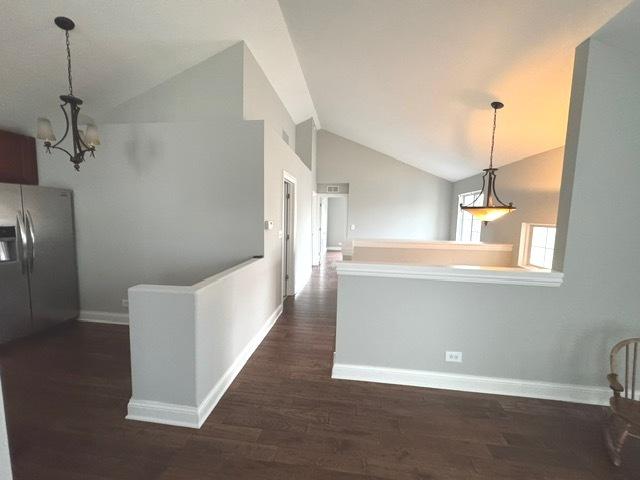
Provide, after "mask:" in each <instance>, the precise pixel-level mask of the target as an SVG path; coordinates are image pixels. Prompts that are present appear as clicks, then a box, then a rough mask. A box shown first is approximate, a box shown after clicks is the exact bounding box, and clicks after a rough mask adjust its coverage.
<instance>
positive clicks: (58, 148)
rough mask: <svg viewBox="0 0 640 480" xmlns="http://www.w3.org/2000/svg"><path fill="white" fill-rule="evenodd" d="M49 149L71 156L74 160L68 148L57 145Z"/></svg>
mask: <svg viewBox="0 0 640 480" xmlns="http://www.w3.org/2000/svg"><path fill="white" fill-rule="evenodd" d="M49 148H54V149H56V150H60V151H61V152H64V153H66V154H67V155H69V158H73V155H71V153H70V152H69V151H68V150H67V149H66V148H62V147H58V145H57V144H56V145H51V146H49Z"/></svg>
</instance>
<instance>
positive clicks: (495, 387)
mask: <svg viewBox="0 0 640 480" xmlns="http://www.w3.org/2000/svg"><path fill="white" fill-rule="evenodd" d="M331 378H335V379H341V380H357V381H363V382H377V383H390V384H394V385H409V386H415V387H427V388H437V389H443V390H458V391H463V392H476V393H488V394H494V395H509V396H514V397H527V398H540V399H545V400H559V401H563V402H575V403H586V404H591V405H607V404H608V403H609V397H610V396H611V392H610V390H609V389H608V388H605V387H594V386H587V385H572V384H565V383H551V382H537V381H531V380H518V379H512V378H498V377H482V376H476V375H461V374H456V373H444V372H430V371H426V370H408V369H402V368H388V367H372V366H367V365H348V364H341V363H334V365H333V370H332V372H331Z"/></svg>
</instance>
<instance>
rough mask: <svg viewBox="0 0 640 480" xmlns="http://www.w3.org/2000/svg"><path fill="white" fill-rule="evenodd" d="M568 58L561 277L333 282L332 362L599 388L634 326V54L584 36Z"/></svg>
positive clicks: (637, 174)
mask: <svg viewBox="0 0 640 480" xmlns="http://www.w3.org/2000/svg"><path fill="white" fill-rule="evenodd" d="M587 56H588V57H587ZM576 62H577V63H576V65H577V66H580V68H576V72H577V74H576V76H574V79H573V92H574V93H577V92H582V91H583V92H584V99H583V101H582V102H581V103H579V104H576V103H575V102H576V101H577V100H579V99H581V98H582V95H581V94H579V95H573V96H572V103H571V114H570V123H569V125H568V133H567V146H569V145H575V149H571V150H569V149H567V156H568V158H567V161H565V169H566V168H572V166H575V171H574V172H573V173H572V174H571V175H570V176H566V175H565V176H564V178H571V177H573V178H574V183H573V191H572V196H571V198H570V206H568V208H566V211H567V212H570V215H563V216H562V217H560V218H559V221H560V223H561V224H563V223H564V222H567V221H568V228H567V229H566V231H567V235H566V242H567V243H566V252H565V256H564V274H565V278H564V284H563V285H562V286H561V287H557V288H545V287H524V286H508V285H486V284H465V283H453V282H438V281H427V280H409V279H390V278H386V279H385V278H373V277H341V278H340V279H339V288H338V292H339V293H338V323H337V339H336V350H337V351H336V362H339V363H346V364H357V365H371V366H388V367H395V368H407V369H416V370H428V371H442V372H452V373H464V374H475V375H485V376H491V377H505V378H516V379H527V380H535V381H546V382H559V383H569V384H576V385H590V386H595V385H598V386H606V378H605V375H606V372H607V368H608V353H609V350H610V348H611V347H612V346H613V345H614V344H615V342H617V341H618V340H620V339H622V338H628V337H632V336H638V329H639V328H640V320H639V319H640V296H638V288H637V284H638V272H640V243H639V242H638V240H637V239H638V236H640V216H638V215H637V211H636V205H638V203H639V202H640V190H639V189H638V185H640V168H639V167H638V152H639V151H640V135H638V132H639V131H640V59H639V58H637V57H634V56H632V55H631V54H629V53H626V52H624V51H622V50H618V49H615V48H612V47H609V46H607V45H605V44H603V43H600V42H598V41H595V40H590V41H588V42H586V43H585V44H583V45H581V46H580V47H579V48H578V50H577V52H576ZM583 67H584V68H583ZM573 153H575V154H576V157H575V158H574V159H571V158H570V156H571V155H572V154H573ZM603 167H604V168H603ZM566 187H567V186H566V185H563V189H564V188H566ZM445 350H455V351H461V352H463V359H464V363H461V364H452V363H445V362H444V352H445Z"/></svg>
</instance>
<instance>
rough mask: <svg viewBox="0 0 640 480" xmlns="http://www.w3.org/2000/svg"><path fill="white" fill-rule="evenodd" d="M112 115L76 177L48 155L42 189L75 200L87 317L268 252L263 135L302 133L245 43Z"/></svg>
mask: <svg viewBox="0 0 640 480" xmlns="http://www.w3.org/2000/svg"><path fill="white" fill-rule="evenodd" d="M243 88H246V90H247V93H246V95H245V94H244V93H243ZM244 114H247V115H248V116H250V117H251V118H264V119H265V121H264V122H262V121H244V120H243V115H244ZM105 118H108V119H109V120H110V121H111V122H114V123H113V124H101V125H100V129H101V136H102V145H101V146H100V148H99V149H98V151H97V153H96V159H95V160H94V159H90V160H89V161H88V162H87V163H86V165H83V167H82V168H81V170H80V172H79V173H76V172H75V171H74V170H73V168H72V167H71V165H70V164H69V162H68V160H65V159H64V157H63V156H61V155H57V154H55V155H54V156H53V157H49V156H48V155H46V154H43V152H42V150H40V149H39V162H38V163H39V175H40V180H41V183H42V184H43V185H48V186H60V187H66V188H71V189H73V190H74V192H75V205H76V230H77V245H78V265H79V277H80V301H81V308H82V309H83V310H91V311H104V312H125V311H126V308H125V307H123V306H122V299H123V298H126V295H127V289H128V288H129V287H131V286H133V285H136V284H140V283H149V284H161V285H162V284H170V285H190V284H192V283H195V282H196V281H199V280H201V279H203V278H205V277H208V276H210V275H213V274H215V273H217V272H219V271H221V270H224V269H226V268H229V267H231V266H233V265H235V264H237V263H239V262H241V261H243V260H246V259H247V258H249V257H251V256H253V255H262V254H263V253H264V242H265V240H264V235H265V233H264V228H263V220H264V214H265V202H266V201H267V198H270V197H271V196H273V195H276V196H278V195H280V190H277V191H274V192H271V190H270V191H268V192H267V191H265V188H266V187H265V170H264V169H265V161H266V160H265V157H269V158H270V156H268V155H267V153H266V152H265V143H266V140H265V138H272V137H273V136H274V135H275V136H277V137H280V136H281V133H282V130H286V131H288V133H289V135H290V140H291V141H293V142H295V125H294V124H293V122H292V121H291V118H290V116H289V115H288V113H287V112H286V110H284V107H283V106H282V102H281V101H280V99H279V98H278V96H277V94H276V93H275V91H274V90H273V88H272V87H271V84H270V83H269V82H268V80H267V79H266V77H265V76H264V73H263V72H262V70H261V69H260V67H259V66H257V64H256V63H255V60H254V59H253V56H252V55H251V54H250V52H249V51H248V49H247V48H246V46H245V45H244V43H242V42H240V43H238V44H236V45H234V46H232V47H230V48H228V49H227V50H225V51H223V52H221V53H219V54H218V55H216V56H215V57H212V58H210V59H208V60H206V61H204V62H202V63H201V64H199V65H196V66H195V67H193V68H191V69H189V70H187V71H185V72H183V74H180V75H178V76H176V77H174V78H171V79H169V80H167V81H166V82H164V83H162V84H161V85H158V86H157V87H155V88H154V89H152V90H150V91H148V92H145V93H143V94H141V95H139V96H138V97H136V98H133V99H131V100H129V101H127V102H125V104H123V105H121V106H119V107H117V108H115V109H114V110H113V111H112V112H110V113H109V114H108V115H107V116H105ZM181 122H185V123H181ZM187 122H188V123H187ZM279 144H280V147H281V150H283V151H282V152H281V156H283V157H293V158H295V159H297V157H296V155H295V153H293V150H292V148H291V147H289V146H287V145H286V144H284V142H283V141H282V140H280V143H279ZM269 162H270V164H272V163H273V162H272V161H271V160H269ZM298 162H299V160H298ZM299 163H300V165H302V163H301V162H299ZM280 175H282V173H281V171H280ZM268 185H269V188H270V189H271V188H275V187H272V186H271V184H268ZM280 201H281V199H280ZM301 201H303V200H301ZM305 201H306V200H305ZM310 203H311V201H310V200H309V205H310ZM309 208H310V206H309ZM309 216H310V215H309ZM272 219H274V220H277V219H278V217H277V216H275V215H274V216H272ZM301 223H302V221H301ZM301 228H302V227H301ZM309 228H310V227H309ZM276 232H277V230H276ZM309 244H310V240H309ZM301 251H302V252H304V247H301ZM305 258H306V257H305V255H304V254H301V255H300V259H301V261H303V260H305ZM305 261H306V260H305ZM309 266H310V260H309ZM301 268H302V267H301ZM309 268H310V267H309ZM305 274H306V273H305V272H303V274H302V275H301V278H304V275H305ZM278 294H279V293H278ZM275 295H276V292H275V291H274V296H275Z"/></svg>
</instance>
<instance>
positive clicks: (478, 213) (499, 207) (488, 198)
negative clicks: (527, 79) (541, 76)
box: [460, 102, 516, 225]
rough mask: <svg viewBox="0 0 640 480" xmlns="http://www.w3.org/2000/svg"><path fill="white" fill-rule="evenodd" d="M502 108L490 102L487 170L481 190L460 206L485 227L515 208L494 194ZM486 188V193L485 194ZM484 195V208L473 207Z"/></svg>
mask: <svg viewBox="0 0 640 480" xmlns="http://www.w3.org/2000/svg"><path fill="white" fill-rule="evenodd" d="M502 107H504V104H503V103H501V102H491V108H493V133H492V134H491V154H490V155H489V168H485V169H484V170H483V172H484V173H483V174H482V189H481V190H480V191H479V192H478V195H476V197H475V198H474V199H473V201H472V202H471V204H470V205H462V204H460V208H461V209H462V210H464V211H465V212H469V213H470V214H471V215H473V217H474V218H477V219H478V220H482V221H483V222H484V224H485V225H486V224H487V222H491V221H492V220H497V219H498V218H500V217H502V216H504V215H506V214H507V213H511V212H513V211H514V210H515V209H516V207H514V206H513V203H511V202H509V204H506V203H504V202H503V201H502V200H500V198H499V197H498V194H497V193H496V172H497V171H498V169H497V168H493V148H494V146H495V141H496V118H497V116H498V110H500V109H501V108H502ZM485 187H486V193H485ZM482 194H484V199H485V202H484V206H474V204H475V202H476V200H477V199H478V198H480V195H482Z"/></svg>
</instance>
